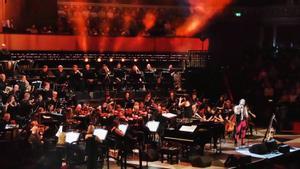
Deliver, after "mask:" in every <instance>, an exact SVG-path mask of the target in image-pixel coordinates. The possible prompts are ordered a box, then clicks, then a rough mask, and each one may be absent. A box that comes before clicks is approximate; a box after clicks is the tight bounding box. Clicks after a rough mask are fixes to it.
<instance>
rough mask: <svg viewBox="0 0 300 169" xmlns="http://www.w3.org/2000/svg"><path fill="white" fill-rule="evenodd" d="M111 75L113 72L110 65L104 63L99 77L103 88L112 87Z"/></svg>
mask: <svg viewBox="0 0 300 169" xmlns="http://www.w3.org/2000/svg"><path fill="white" fill-rule="evenodd" d="M110 75H111V72H110V70H109V68H108V66H107V65H106V64H103V65H102V67H101V69H100V71H99V73H98V77H99V80H100V81H101V83H102V87H103V90H108V89H110V83H111V79H110Z"/></svg>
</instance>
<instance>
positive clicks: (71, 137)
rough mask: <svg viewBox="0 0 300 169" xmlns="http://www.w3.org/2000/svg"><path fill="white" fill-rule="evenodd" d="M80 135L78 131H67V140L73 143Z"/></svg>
mask: <svg viewBox="0 0 300 169" xmlns="http://www.w3.org/2000/svg"><path fill="white" fill-rule="evenodd" d="M79 136H80V133H77V132H67V133H66V142H67V143H70V144H71V143H73V142H75V141H78V139H79Z"/></svg>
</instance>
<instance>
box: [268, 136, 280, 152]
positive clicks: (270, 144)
mask: <svg viewBox="0 0 300 169" xmlns="http://www.w3.org/2000/svg"><path fill="white" fill-rule="evenodd" d="M265 144H266V146H267V148H268V150H269V152H272V151H275V150H277V149H278V145H277V143H276V140H274V139H272V140H269V141H266V142H265Z"/></svg>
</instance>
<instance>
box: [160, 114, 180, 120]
mask: <svg viewBox="0 0 300 169" xmlns="http://www.w3.org/2000/svg"><path fill="white" fill-rule="evenodd" d="M162 116H163V117H166V118H168V119H170V118H174V117H177V115H176V114H173V113H163V114H162Z"/></svg>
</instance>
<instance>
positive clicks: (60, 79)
mask: <svg viewBox="0 0 300 169" xmlns="http://www.w3.org/2000/svg"><path fill="white" fill-rule="evenodd" d="M54 76H55V79H56V80H55V82H56V83H57V84H59V85H62V84H65V83H66V82H67V78H68V75H67V73H66V71H65V70H64V67H63V66H62V65H58V66H57V71H55V72H54Z"/></svg>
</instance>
